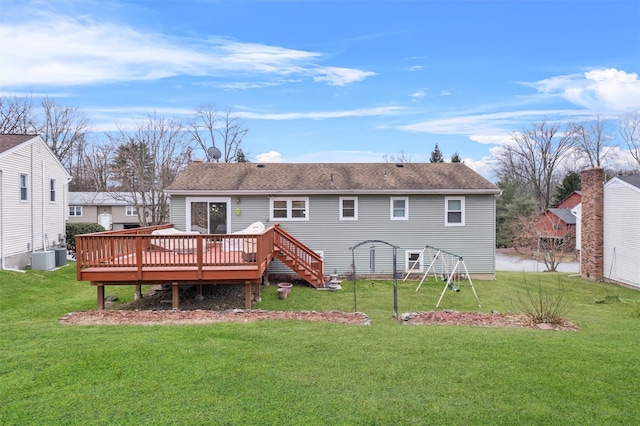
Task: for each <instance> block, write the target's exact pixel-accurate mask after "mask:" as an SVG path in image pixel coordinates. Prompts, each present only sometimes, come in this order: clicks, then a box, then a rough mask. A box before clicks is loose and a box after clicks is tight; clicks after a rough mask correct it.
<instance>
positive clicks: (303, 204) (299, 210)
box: [270, 197, 309, 221]
mask: <svg viewBox="0 0 640 426" xmlns="http://www.w3.org/2000/svg"><path fill="white" fill-rule="evenodd" d="M308 205H309V199H308V198H279V197H275V198H271V208H270V210H271V215H270V216H271V217H270V220H276V221H277V220H309V212H308V211H307V206H308Z"/></svg>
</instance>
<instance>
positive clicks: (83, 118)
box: [42, 98, 91, 175]
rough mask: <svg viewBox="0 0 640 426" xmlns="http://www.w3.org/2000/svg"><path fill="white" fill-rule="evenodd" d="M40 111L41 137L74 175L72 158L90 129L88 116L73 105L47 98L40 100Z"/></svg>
mask: <svg viewBox="0 0 640 426" xmlns="http://www.w3.org/2000/svg"><path fill="white" fill-rule="evenodd" d="M42 111H43V115H44V120H43V123H42V138H43V139H44V140H45V142H46V143H47V145H49V148H51V150H52V151H53V153H54V154H56V156H57V157H58V159H59V160H60V162H61V163H62V164H63V165H64V166H65V168H66V169H67V170H68V171H70V172H71V174H72V175H75V173H74V170H73V168H74V159H75V158H77V156H76V154H77V152H80V151H81V150H82V148H83V144H84V142H85V139H86V137H87V134H88V133H89V132H90V131H91V126H90V122H89V117H87V115H86V114H85V113H84V112H83V111H81V110H79V109H77V108H75V107H70V106H65V105H60V104H57V103H56V102H55V101H54V100H53V99H49V98H44V99H43V100H42Z"/></svg>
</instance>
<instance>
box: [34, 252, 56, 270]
mask: <svg viewBox="0 0 640 426" xmlns="http://www.w3.org/2000/svg"><path fill="white" fill-rule="evenodd" d="M55 267H56V258H55V253H54V252H53V251H51V250H46V251H34V252H32V253H31V269H33V270H35V271H49V270H51V269H54V268H55Z"/></svg>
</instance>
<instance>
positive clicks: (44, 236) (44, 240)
mask: <svg viewBox="0 0 640 426" xmlns="http://www.w3.org/2000/svg"><path fill="white" fill-rule="evenodd" d="M46 180H47V178H46V176H45V167H44V159H43V160H42V191H41V193H42V195H41V197H40V199H41V200H42V206H41V209H40V216H41V217H40V220H41V222H40V223H41V226H42V251H45V250H47V232H46V231H47V230H46V228H45V226H44V223H45V220H44V219H45V208H44V207H45V192H44V188H45V183H46Z"/></svg>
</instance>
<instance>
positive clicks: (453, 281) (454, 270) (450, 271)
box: [402, 245, 482, 308]
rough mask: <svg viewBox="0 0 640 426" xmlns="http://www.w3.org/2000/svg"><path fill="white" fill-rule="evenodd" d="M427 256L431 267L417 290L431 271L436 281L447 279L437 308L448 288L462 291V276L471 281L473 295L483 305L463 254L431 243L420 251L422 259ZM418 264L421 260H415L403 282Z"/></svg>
mask: <svg viewBox="0 0 640 426" xmlns="http://www.w3.org/2000/svg"><path fill="white" fill-rule="evenodd" d="M426 256H428V257H429V259H430V260H431V263H429V267H428V268H427V270H426V272H425V273H424V276H423V277H422V279H421V280H420V283H419V284H418V287H417V288H416V291H418V290H419V289H420V286H421V285H422V283H423V282H424V281H425V280H426V279H427V278H428V276H429V273H430V272H431V273H432V274H433V277H434V278H435V280H436V281H437V280H438V279H439V278H440V279H441V280H442V281H445V282H446V283H445V286H444V289H443V290H442V294H441V295H440V299H438V303H437V304H436V308H437V307H438V306H440V302H441V301H442V298H443V297H444V294H445V293H446V291H447V289H451V290H453V291H456V292H458V291H460V278H461V277H462V278H463V279H464V278H466V279H467V280H468V281H469V286H470V287H471V290H472V291H473V295H474V296H475V298H476V301H477V302H478V307H482V306H481V305H480V300H479V299H478V294H477V293H476V289H475V287H474V286H473V281H471V276H470V275H469V271H468V270H467V265H465V263H464V259H463V258H462V256H459V255H457V254H453V253H451V252H448V251H446V250H443V249H440V248H438V247H433V246H430V245H427V246H425V248H424V249H423V250H422V252H421V253H420V259H422V261H423V262H424V259H425V258H426ZM417 265H419V262H414V263H413V265H411V268H410V269H409V271H408V272H407V274H406V275H405V277H404V279H403V280H402V282H405V281H406V280H407V278H409V275H411V273H412V272H413V270H414V268H415V267H416V266H417ZM463 271H464V272H463ZM438 274H440V277H438Z"/></svg>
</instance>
